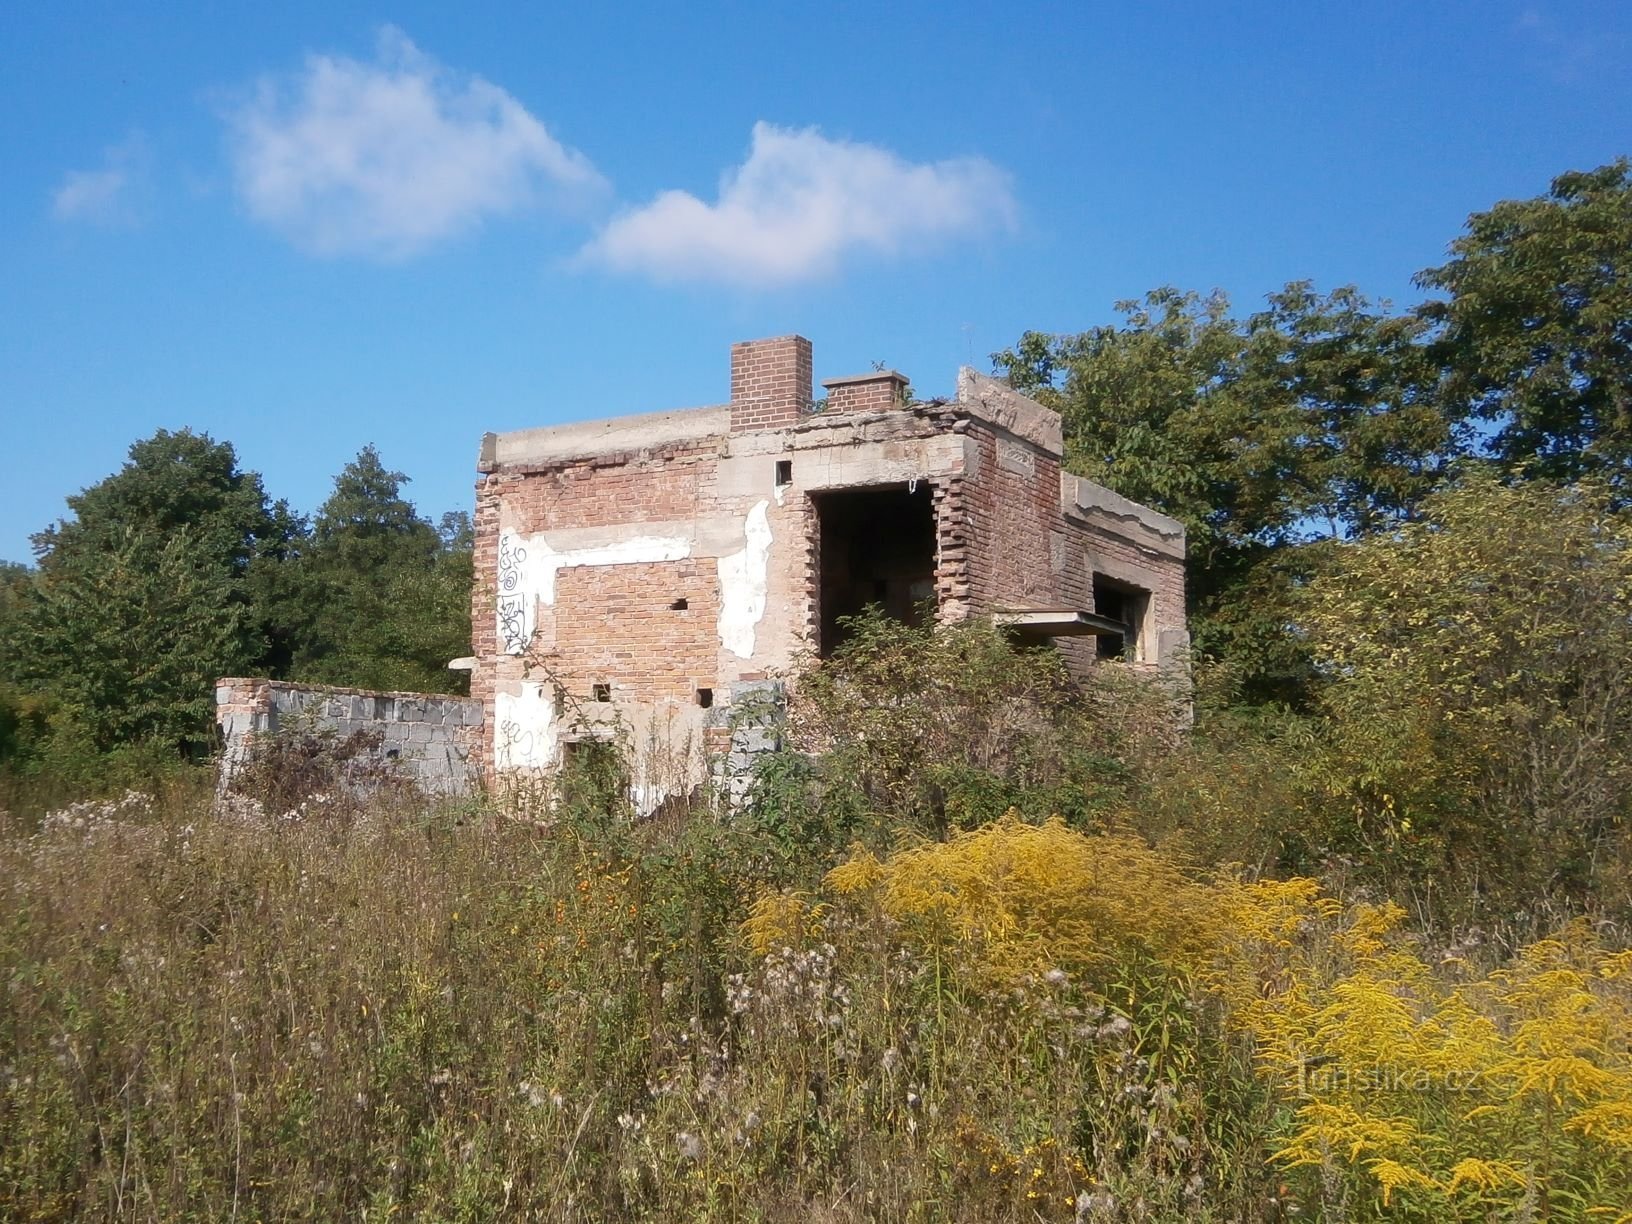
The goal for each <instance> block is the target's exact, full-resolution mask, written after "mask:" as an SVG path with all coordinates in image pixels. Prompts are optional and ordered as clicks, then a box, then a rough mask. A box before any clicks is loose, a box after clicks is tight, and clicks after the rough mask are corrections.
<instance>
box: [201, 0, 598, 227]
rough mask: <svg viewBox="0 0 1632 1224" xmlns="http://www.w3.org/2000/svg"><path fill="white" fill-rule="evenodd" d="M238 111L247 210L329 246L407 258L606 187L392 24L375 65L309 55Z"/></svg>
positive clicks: (237, 168)
mask: <svg viewBox="0 0 1632 1224" xmlns="http://www.w3.org/2000/svg"><path fill="white" fill-rule="evenodd" d="M228 120H229V125H230V132H231V152H232V159H233V163H234V173H235V181H236V186H237V190H238V194H239V197H240V199H241V200H242V201H243V203H244V206H245V207H246V208H247V209H248V211H249V214H250V215H251V216H252V217H254V218H255V219H256V220H257V221H260V222H263V223H264V224H266V225H268V226H270V227H272V228H273V229H275V230H277V231H278V232H279V233H281V234H283V235H284V236H285V237H287V238H289V239H290V240H291V241H292V242H294V243H295V244H296V245H297V246H299V247H301V248H302V249H304V250H307V251H310V252H312V253H314V254H319V255H369V256H374V257H377V258H382V259H401V258H406V257H408V256H410V255H414V254H417V253H418V252H420V251H423V250H424V249H426V248H427V247H430V246H432V245H433V244H435V243H437V242H438V241H441V240H443V239H446V238H449V237H451V236H453V235H455V234H458V233H461V232H463V231H466V230H468V229H470V228H472V227H473V226H475V225H477V224H478V223H479V222H481V221H482V220H483V219H484V218H486V217H490V216H497V215H502V214H506V213H513V212H517V211H520V210H523V209H526V208H530V207H534V206H537V205H539V204H543V203H554V204H557V205H570V204H571V203H572V202H573V201H575V200H577V199H579V198H585V197H593V196H596V195H599V194H601V193H602V192H604V190H605V187H606V184H605V181H604V180H603V179H602V178H601V176H600V175H599V174H598V173H597V172H596V170H595V168H594V166H592V165H591V164H590V162H589V160H588V159H587V158H585V157H584V156H583V155H582V154H581V153H578V152H577V151H575V150H573V149H569V148H566V147H564V146H563V145H562V144H561V143H560V142H558V141H557V140H556V139H555V138H554V137H553V136H551V135H550V133H549V131H548V130H547V129H546V128H545V126H544V124H543V123H541V122H540V121H539V120H538V119H537V118H535V117H534V116H533V115H532V114H530V113H529V112H528V110H527V109H526V107H524V106H522V104H521V103H520V102H518V101H517V100H516V99H515V98H514V97H512V96H511V95H510V94H509V93H507V92H506V91H505V90H503V89H500V88H499V87H498V86H497V85H494V84H491V83H490V82H488V81H485V80H483V79H482V78H481V77H476V76H469V75H466V74H463V73H457V72H454V71H453V70H451V69H448V68H446V67H444V66H442V65H441V64H438V63H437V62H436V61H435V60H434V59H432V58H431V57H429V56H427V55H425V54H424V53H422V52H421V51H420V50H419V49H418V48H417V47H415V46H414V44H413V43H412V42H410V41H409V40H408V38H407V37H406V36H405V35H404V34H403V33H402V32H401V31H400V30H397V29H395V28H392V27H386V28H385V29H383V30H382V31H381V32H380V38H379V53H378V57H377V59H376V61H375V62H373V63H363V62H360V61H358V60H353V59H348V58H345V57H343V56H336V55H310V56H308V57H307V59H306V63H305V66H304V68H303V69H302V70H301V71H300V72H299V73H296V74H294V75H293V76H292V77H289V78H285V79H282V80H279V79H271V78H268V79H264V80H262V81H261V82H260V84H259V86H258V88H257V89H256V90H255V92H254V95H253V96H252V97H251V98H250V99H249V100H248V101H247V102H246V103H244V104H243V105H241V106H239V107H238V108H237V109H236V110H234V111H233V112H232V113H231V114H230V115H229V116H228Z"/></svg>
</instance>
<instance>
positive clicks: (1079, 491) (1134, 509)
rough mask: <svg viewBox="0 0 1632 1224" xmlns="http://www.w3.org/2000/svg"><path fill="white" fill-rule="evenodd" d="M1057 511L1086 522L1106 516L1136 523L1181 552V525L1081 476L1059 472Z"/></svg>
mask: <svg viewBox="0 0 1632 1224" xmlns="http://www.w3.org/2000/svg"><path fill="white" fill-rule="evenodd" d="M1060 508H1061V509H1062V510H1064V511H1065V512H1066V513H1067V514H1073V515H1076V516H1077V517H1079V518H1082V519H1084V520H1086V521H1088V522H1092V521H1093V520H1094V519H1095V518H1096V517H1098V516H1101V515H1106V516H1109V517H1111V518H1114V519H1118V520H1121V521H1123V522H1133V523H1138V524H1139V525H1140V526H1141V527H1143V528H1145V529H1146V530H1147V531H1150V532H1152V533H1154V534H1155V535H1158V536H1160V537H1162V539H1163V540H1164V541H1166V542H1167V543H1168V544H1169V545H1172V544H1174V543H1176V544H1177V545H1178V548H1179V553H1180V555H1181V556H1182V555H1183V551H1184V524H1183V523H1181V522H1179V520H1178V519H1175V518H1169V517H1168V516H1167V515H1165V514H1162V513H1160V512H1159V511H1156V510H1152V509H1151V508H1150V507H1149V506H1142V505H1140V504H1139V503H1138V502H1136V501H1130V500H1129V499H1128V498H1126V497H1123V496H1122V495H1121V494H1120V493H1114V492H1112V491H1111V490H1110V489H1107V488H1106V487H1105V486H1104V485H1102V484H1095V483H1094V482H1093V481H1091V480H1089V479H1087V478H1086V477H1084V476H1073V475H1072V474H1071V473H1069V472H1061V473H1060Z"/></svg>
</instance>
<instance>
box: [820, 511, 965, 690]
mask: <svg viewBox="0 0 1632 1224" xmlns="http://www.w3.org/2000/svg"><path fill="white" fill-rule="evenodd" d="M814 501H815V503H816V520H817V524H818V529H819V531H820V533H821V534H820V546H819V547H820V553H819V555H820V557H821V590H820V601H821V603H820V608H819V611H820V619H819V623H820V626H821V642H820V644H819V645H820V650H821V655H822V657H823V658H824V659H825V658H827V657H828V656H829V655H831V654H832V653H833V652H834V651H835V650H837V649H838V648H839V646H840V645H841V644H842V643H843V642H844V640H845V637H846V636H847V633H846V630H845V627H844V626H843V625H841V624H840V621H841V620H842V619H843V618H844V617H847V616H855V615H857V614H859V613H860V612H862V611H863V610H864V609H865V608H867V607H868V606H869V605H870V604H876V605H878V607H879V608H880V609H882V610H883V612H884V615H886V616H888V617H891V618H892V619H894V620H898V621H902V622H904V623H905V624H908V625H917V624H920V623H922V621H923V619H924V617H925V616H926V614H927V615H933V611H934V602H935V501H934V498H933V497H932V496H931V493H930V488H929V484H928V483H927V482H919V483H918V484H917V486H916V487H914V488H910V489H909V488H908V486H906V485H895V486H887V487H884V488H871V489H855V490H846V491H844V492H835V493H817V494H815V496H814Z"/></svg>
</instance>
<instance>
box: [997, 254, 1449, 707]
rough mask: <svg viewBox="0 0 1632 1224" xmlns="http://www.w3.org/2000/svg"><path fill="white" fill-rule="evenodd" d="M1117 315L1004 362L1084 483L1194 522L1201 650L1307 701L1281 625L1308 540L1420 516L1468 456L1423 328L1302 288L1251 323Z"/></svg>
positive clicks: (1203, 304) (1216, 313)
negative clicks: (1051, 417) (1060, 429)
mask: <svg viewBox="0 0 1632 1224" xmlns="http://www.w3.org/2000/svg"><path fill="white" fill-rule="evenodd" d="M1117 309H1118V310H1119V311H1121V312H1122V313H1123V315H1124V316H1125V321H1124V323H1123V324H1122V325H1121V326H1118V327H1101V328H1096V329H1094V330H1092V331H1089V332H1084V333H1082V334H1080V335H1066V336H1054V337H1048V336H1043V335H1040V334H1038V333H1028V334H1027V335H1025V336H1023V337H1022V338H1021V341H1020V343H1019V344H1018V345H1017V346H1016V347H1015V348H1014V349H1012V350H1009V351H1006V352H1003V353H999V354H997V355H996V356H995V357H994V362H995V364H996V367H997V369H998V370H999V372H1001V373H1004V374H1006V375H1007V376H1008V377H1009V379H1010V380H1011V381H1012V382H1013V383H1014V385H1015V386H1016V387H1018V388H1019V389H1020V390H1022V391H1026V392H1028V393H1030V394H1034V395H1036V396H1037V397H1038V398H1040V399H1041V400H1043V402H1045V403H1047V404H1048V405H1049V406H1050V407H1053V408H1055V409H1057V410H1058V411H1059V412H1060V414H1061V417H1062V419H1063V422H1064V428H1065V439H1066V465H1067V466H1068V467H1069V468H1070V469H1071V470H1072V471H1075V472H1079V473H1081V474H1082V475H1085V476H1088V477H1089V478H1091V479H1093V480H1096V481H1099V482H1100V483H1102V484H1105V485H1107V486H1108V487H1110V488H1112V489H1115V490H1116V491H1117V492H1119V493H1122V494H1123V495H1125V496H1127V497H1131V498H1133V499H1134V500H1136V501H1140V502H1144V503H1145V504H1147V505H1151V506H1154V507H1156V508H1157V509H1160V510H1162V511H1164V512H1165V513H1167V514H1171V515H1173V516H1174V517H1175V518H1178V519H1179V520H1180V521H1181V522H1183V523H1184V524H1185V528H1186V531H1187V537H1188V539H1187V545H1188V574H1187V585H1188V591H1189V595H1190V604H1191V614H1192V630H1193V634H1194V642H1195V647H1196V650H1197V653H1198V655H1200V656H1201V657H1203V658H1209V659H1215V660H1223V661H1225V662H1227V663H1228V664H1229V665H1230V666H1231V667H1232V668H1234V669H1235V671H1236V672H1237V673H1238V675H1239V682H1240V686H1241V691H1242V694H1243V695H1244V696H1248V697H1251V698H1253V699H1256V700H1264V699H1277V700H1283V701H1301V700H1303V699H1304V698H1305V696H1306V692H1305V687H1306V683H1307V680H1308V678H1309V674H1310V672H1309V664H1308V660H1307V657H1306V656H1305V655H1304V654H1303V653H1302V652H1301V651H1300V649H1299V647H1298V644H1297V640H1296V638H1295V637H1293V636H1290V635H1289V634H1288V631H1287V621H1286V616H1285V604H1286V600H1287V598H1288V596H1289V592H1290V590H1291V589H1292V586H1293V584H1294V582H1295V580H1296V575H1297V571H1298V570H1299V569H1300V568H1301V567H1300V563H1299V562H1298V561H1297V560H1296V558H1295V555H1294V553H1295V549H1296V548H1297V546H1298V544H1299V542H1300V541H1302V540H1303V539H1305V538H1307V537H1309V536H1310V535H1311V534H1318V533H1324V534H1327V535H1348V534H1355V533H1364V532H1368V531H1372V530H1377V529H1379V528H1381V527H1384V526H1386V525H1388V524H1390V523H1393V522H1397V521H1400V520H1401V519H1403V518H1407V517H1409V516H1410V515H1411V514H1412V513H1413V511H1414V509H1415V507H1416V505H1417V504H1418V503H1419V502H1420V500H1421V498H1422V497H1423V496H1424V494H1426V493H1427V492H1428V491H1429V490H1431V489H1432V488H1433V487H1434V486H1435V484H1436V482H1437V481H1438V480H1439V479H1440V477H1441V474H1442V472H1443V470H1444V467H1445V465H1446V464H1447V462H1448V461H1449V460H1450V458H1451V457H1452V456H1453V455H1454V454H1455V453H1456V452H1457V431H1456V430H1455V429H1453V427H1452V426H1451V424H1450V423H1449V422H1448V421H1447V420H1446V418H1445V417H1444V416H1443V415H1442V414H1441V412H1440V411H1439V409H1438V406H1437V404H1436V402H1435V401H1434V400H1433V398H1432V395H1431V390H1432V371H1431V367H1430V366H1429V364H1428V362H1427V360H1426V357H1425V352H1424V349H1423V346H1422V343H1421V338H1422V336H1423V334H1424V332H1425V330H1426V325H1425V324H1424V323H1422V322H1421V321H1420V320H1417V319H1415V318H1413V317H1411V316H1398V315H1392V314H1390V313H1389V312H1388V311H1387V310H1386V309H1385V308H1383V307H1381V306H1379V305H1376V304H1374V303H1372V302H1370V301H1368V300H1367V299H1366V298H1365V297H1363V296H1362V295H1361V294H1360V293H1359V292H1358V291H1356V290H1355V289H1353V288H1352V287H1348V288H1342V289H1338V290H1336V291H1334V292H1331V293H1328V294H1324V295H1322V294H1318V293H1316V292H1315V291H1314V290H1313V288H1312V287H1311V286H1310V285H1309V284H1308V283H1307V282H1295V283H1293V284H1289V285H1287V286H1286V288H1285V289H1283V290H1282V291H1280V292H1279V293H1275V294H1271V295H1270V297H1269V306H1268V309H1266V310H1263V311H1260V312H1259V313H1257V314H1254V315H1252V316H1251V317H1250V318H1248V319H1245V320H1237V319H1234V318H1232V317H1231V316H1230V313H1229V303H1228V302H1227V301H1226V300H1225V298H1224V297H1223V295H1221V294H1214V295H1212V296H1211V297H1208V298H1201V297H1199V296H1198V295H1196V294H1194V293H1181V292H1179V291H1178V290H1176V289H1171V288H1166V289H1159V290H1156V291H1154V292H1152V293H1149V294H1147V295H1146V296H1145V298H1144V300H1143V301H1141V302H1122V303H1119V304H1118V306H1117Z"/></svg>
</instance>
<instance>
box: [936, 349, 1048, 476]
mask: <svg viewBox="0 0 1632 1224" xmlns="http://www.w3.org/2000/svg"><path fill="white" fill-rule="evenodd" d="M957 407H958V409H959V410H960V411H962V412H964V413H966V414H967V415H969V416H971V417H974V418H975V419H976V420H978V421H984V422H985V423H986V424H988V425H995V426H997V427H998V428H999V429H1002V430H1006V431H1007V432H1009V433H1011V434H1013V435H1014V436H1015V437H1017V438H1022V439H1024V440H1025V441H1027V442H1030V443H1031V444H1032V445H1033V446H1035V447H1037V448H1038V449H1039V450H1042V451H1045V452H1047V453H1048V454H1050V455H1053V456H1055V457H1056V458H1057V457H1059V456H1061V455H1063V454H1064V453H1065V434H1064V431H1063V427H1062V426H1061V424H1060V414H1059V413H1057V412H1055V411H1054V410H1053V409H1052V408H1045V407H1043V406H1042V405H1041V404H1039V403H1038V402H1037V401H1036V400H1034V399H1032V398H1031V397H1030V396H1027V395H1022V394H1020V392H1018V391H1016V390H1015V389H1014V388H1013V387H1011V386H1009V384H1008V383H1006V382H1003V381H1001V380H1000V379H996V378H993V377H992V376H991V375H989V374H982V373H981V372H980V371H979V370H976V369H972V368H971V367H969V366H964V367H962V368H961V369H959V370H958V399H957Z"/></svg>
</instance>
